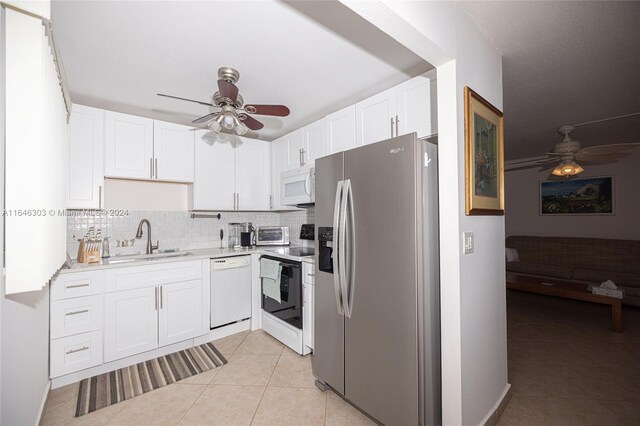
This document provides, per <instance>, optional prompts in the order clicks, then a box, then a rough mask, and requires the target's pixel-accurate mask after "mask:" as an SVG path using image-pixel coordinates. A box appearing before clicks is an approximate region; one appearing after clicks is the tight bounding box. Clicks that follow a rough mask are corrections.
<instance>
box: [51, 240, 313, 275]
mask: <svg viewBox="0 0 640 426" xmlns="http://www.w3.org/2000/svg"><path fill="white" fill-rule="evenodd" d="M291 247H297V246H291ZM274 248H276V247H274V246H260V247H256V246H254V247H251V248H242V249H234V248H229V247H223V248H219V247H217V248H216V247H210V248H196V249H186V250H182V251H184V252H186V253H187V254H185V255H182V256H167V257H161V258H142V259H135V260H132V261H126V262H123V261H122V260H123V259H126V257H125V256H112V257H110V258H107V259H102V260H101V261H100V262H99V263H78V262H76V261H75V260H74V261H72V262H71V266H70V267H68V266H64V267H63V268H62V269H61V270H60V272H59V273H60V274H69V273H73V272H84V271H99V270H103V269H112V268H128V267H131V266H141V265H155V264H159V263H170V262H185V261H188V260H202V259H215V258H220V257H231V256H247V255H251V254H268V255H274V252H273V250H274ZM277 256H278V257H282V258H285V259H289V260H294V261H297V262H307V263H315V256H306V257H297V256H289V255H284V254H277Z"/></svg>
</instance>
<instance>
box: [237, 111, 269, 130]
mask: <svg viewBox="0 0 640 426" xmlns="http://www.w3.org/2000/svg"><path fill="white" fill-rule="evenodd" d="M238 119H239V120H240V121H242V122H243V123H244V124H245V126H247V127H248V128H250V129H251V130H260V129H262V128H263V127H264V124H262V123H261V122H259V121H258V120H256V119H255V118H253V117H251V116H249V115H247V114H240V116H239V117H238Z"/></svg>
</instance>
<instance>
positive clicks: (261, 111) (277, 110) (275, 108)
mask: <svg viewBox="0 0 640 426" xmlns="http://www.w3.org/2000/svg"><path fill="white" fill-rule="evenodd" d="M244 110H245V111H246V112H248V113H249V114H258V115H275V116H276V117H286V116H287V115H289V112H290V111H289V108H287V107H286V106H284V105H245V106H244Z"/></svg>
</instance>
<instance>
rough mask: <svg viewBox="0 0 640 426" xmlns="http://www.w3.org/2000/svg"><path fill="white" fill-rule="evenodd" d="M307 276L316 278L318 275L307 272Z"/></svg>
mask: <svg viewBox="0 0 640 426" xmlns="http://www.w3.org/2000/svg"><path fill="white" fill-rule="evenodd" d="M307 276H309V277H315V276H316V274H312V273H311V272H307Z"/></svg>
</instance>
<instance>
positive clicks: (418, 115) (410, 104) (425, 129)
mask: <svg viewBox="0 0 640 426" xmlns="http://www.w3.org/2000/svg"><path fill="white" fill-rule="evenodd" d="M435 95H436V79H435V72H434V71H430V72H428V73H426V74H423V75H420V76H418V77H415V78H412V79H411V80H409V81H406V82H404V83H402V84H400V85H399V86H396V96H397V108H398V114H397V120H398V121H399V122H398V132H397V134H396V135H395V136H398V135H406V134H407V133H412V132H416V133H418V137H419V138H423V137H426V136H431V135H433V134H435V133H437V132H438V131H437V128H438V116H437V114H436V111H437V104H436V96H435Z"/></svg>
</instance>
